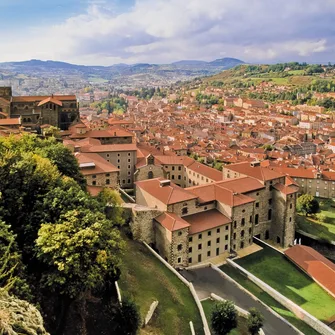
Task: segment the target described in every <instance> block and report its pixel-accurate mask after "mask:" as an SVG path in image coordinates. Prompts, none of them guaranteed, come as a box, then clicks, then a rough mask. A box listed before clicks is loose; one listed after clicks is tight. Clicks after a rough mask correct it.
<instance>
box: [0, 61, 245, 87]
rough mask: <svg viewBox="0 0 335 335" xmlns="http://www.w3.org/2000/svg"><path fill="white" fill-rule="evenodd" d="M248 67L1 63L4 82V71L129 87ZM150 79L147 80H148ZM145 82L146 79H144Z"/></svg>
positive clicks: (220, 63)
mask: <svg viewBox="0 0 335 335" xmlns="http://www.w3.org/2000/svg"><path fill="white" fill-rule="evenodd" d="M240 64H244V62H243V61H241V60H239V59H235V58H221V59H216V60H214V61H212V62H206V61H200V60H181V61H178V62H174V63H171V64H147V63H139V64H132V65H127V64H115V65H111V66H85V65H75V64H69V63H65V62H58V61H50V60H48V61H41V60H37V59H32V60H29V61H23V62H6V63H0V79H1V74H2V77H3V78H4V76H5V74H4V71H6V72H7V71H9V72H10V73H12V74H14V75H15V74H24V75H28V76H34V77H41V78H44V77H46V76H48V75H50V76H52V77H55V76H58V77H65V78H66V77H67V76H73V75H76V76H79V77H80V78H82V79H83V80H87V81H90V80H93V79H94V80H96V79H97V78H98V79H102V80H107V81H110V82H111V83H113V82H117V83H120V82H122V81H126V82H127V83H128V82H129V80H130V82H131V81H132V80H134V77H136V78H138V77H139V76H140V77H141V78H142V77H143V76H144V78H146V77H147V78H148V81H149V78H150V81H156V80H157V81H158V82H162V83H165V82H166V83H169V82H176V81H178V80H187V79H191V78H194V77H198V76H208V75H213V74H216V73H220V72H221V71H223V70H227V69H230V68H233V67H235V66H237V65H240ZM146 75H147V76H146ZM144 80H145V79H144Z"/></svg>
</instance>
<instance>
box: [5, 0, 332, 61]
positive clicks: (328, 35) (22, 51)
mask: <svg viewBox="0 0 335 335" xmlns="http://www.w3.org/2000/svg"><path fill="white" fill-rule="evenodd" d="M112 7H113V6H110V5H109V7H108V2H107V4H106V2H105V1H100V0H99V1H94V2H91V3H90V5H89V6H88V8H87V10H86V12H84V13H83V14H81V15H78V16H74V17H71V18H68V19H66V20H65V21H64V22H63V23H61V24H58V25H51V26H49V27H38V26H37V27H30V28H29V27H27V30H26V31H24V32H21V33H20V34H13V35H12V36H10V35H9V36H8V35H7V37H6V36H2V37H0V45H1V49H2V50H6V52H5V53H3V54H0V61H9V60H19V59H20V60H23V59H31V58H39V59H54V60H64V61H70V62H75V63H81V64H99V65H100V64H101V65H110V64H112V63H114V62H129V63H130V62H158V63H163V62H170V61H174V60H178V59H208V60H209V59H215V58H218V57H221V56H222V55H225V56H231V57H237V58H241V59H243V60H246V61H251V62H252V61H256V62H260V61H275V60H277V59H280V60H295V59H297V60H302V59H304V60H305V59H306V60H307V61H308V60H313V59H316V60H318V59H321V58H324V59H323V61H326V60H330V61H332V59H331V58H329V59H326V58H327V57H330V55H332V52H333V45H334V42H335V29H334V28H333V24H332V18H333V17H334V15H335V3H334V2H333V1H332V0H324V1H323V4H322V6H320V4H318V3H317V2H315V1H306V0H295V1H294V2H288V1H287V0H277V1H274V0H267V1H263V0H206V1H203V0H187V1H186V0H185V1H182V0H137V2H136V4H135V5H134V6H133V7H132V8H131V9H129V11H128V12H125V13H122V14H116V12H115V11H113V10H112V9H111V8H112Z"/></svg>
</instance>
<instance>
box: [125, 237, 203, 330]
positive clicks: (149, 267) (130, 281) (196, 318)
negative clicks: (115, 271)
mask: <svg viewBox="0 0 335 335" xmlns="http://www.w3.org/2000/svg"><path fill="white" fill-rule="evenodd" d="M126 242H127V250H126V252H125V255H124V256H123V259H122V260H123V265H122V267H121V278H120V280H119V286H120V289H121V295H123V296H129V297H131V298H132V299H133V300H134V301H135V303H136V304H137V305H138V306H139V308H140V312H141V317H142V319H144V318H145V316H146V313H147V312H148V310H149V307H150V305H151V303H152V302H153V301H154V300H158V301H159V305H158V307H157V309H156V312H155V315H154V317H153V319H152V320H151V321H150V324H149V325H150V326H147V327H146V328H144V329H141V332H140V334H171V335H173V334H176V335H177V334H178V335H179V334H180V335H182V334H190V326H189V322H190V321H193V324H194V328H195V331H196V334H203V325H202V322H201V317H200V314H199V311H198V309H197V306H196V303H195V301H194V299H193V296H192V295H191V292H190V290H189V288H188V287H187V286H186V285H185V284H183V283H182V282H181V281H180V279H179V278H177V277H176V276H175V275H174V274H173V273H172V272H171V271H170V270H168V269H167V268H166V267H165V266H164V265H163V264H162V263H161V262H160V261H159V260H158V259H157V258H156V257H154V256H153V255H152V254H151V253H150V252H149V250H148V249H147V248H146V247H145V246H144V245H142V244H141V243H138V242H135V241H131V240H129V239H126Z"/></svg>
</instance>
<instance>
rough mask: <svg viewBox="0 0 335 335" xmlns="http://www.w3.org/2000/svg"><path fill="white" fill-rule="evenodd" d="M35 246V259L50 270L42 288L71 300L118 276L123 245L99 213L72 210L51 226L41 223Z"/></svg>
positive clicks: (111, 226) (107, 221)
mask: <svg viewBox="0 0 335 335" xmlns="http://www.w3.org/2000/svg"><path fill="white" fill-rule="evenodd" d="M36 246H37V257H38V258H39V259H40V260H41V261H42V262H43V263H45V265H47V266H48V268H49V270H48V271H46V272H45V273H43V275H42V283H43V286H44V287H47V288H49V289H50V290H52V291H58V292H59V293H60V294H62V295H66V296H68V297H70V298H75V297H78V296H79V295H80V293H82V292H86V291H89V290H91V289H94V288H98V287H101V286H103V285H104V281H105V279H106V278H108V279H109V278H110V277H114V280H117V277H118V275H119V270H118V267H119V265H120V257H119V256H120V253H121V250H122V249H123V242H122V240H121V237H120V233H119V231H118V230H116V229H114V227H113V224H112V222H111V221H109V220H107V219H106V217H105V216H104V214H102V213H99V212H91V211H90V210H71V211H69V212H67V213H66V214H64V215H62V216H61V218H60V220H59V221H58V222H56V223H54V224H51V223H48V224H42V226H41V228H40V230H39V232H38V238H37V240H36Z"/></svg>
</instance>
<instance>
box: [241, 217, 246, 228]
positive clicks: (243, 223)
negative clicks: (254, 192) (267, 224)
mask: <svg viewBox="0 0 335 335" xmlns="http://www.w3.org/2000/svg"><path fill="white" fill-rule="evenodd" d="M241 225H242V227H243V226H244V225H245V219H244V218H243V219H242V220H241Z"/></svg>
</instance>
